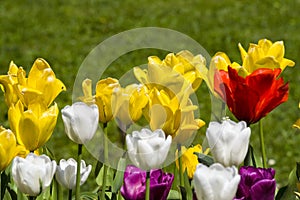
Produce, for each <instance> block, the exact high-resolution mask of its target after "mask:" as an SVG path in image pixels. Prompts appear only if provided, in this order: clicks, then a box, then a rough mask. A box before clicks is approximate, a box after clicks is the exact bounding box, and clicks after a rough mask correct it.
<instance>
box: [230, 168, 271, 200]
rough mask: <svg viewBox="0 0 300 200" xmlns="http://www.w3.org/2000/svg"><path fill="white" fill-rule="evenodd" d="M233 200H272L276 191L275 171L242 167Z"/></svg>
mask: <svg viewBox="0 0 300 200" xmlns="http://www.w3.org/2000/svg"><path fill="white" fill-rule="evenodd" d="M239 173H240V175H241V182H240V184H239V187H238V190H237V194H236V198H235V200H260V199H264V200H273V199H274V196H275V190H276V182H275V179H274V176H275V170H274V169H272V168H268V169H265V168H255V167H252V166H243V167H241V168H240V171H239Z"/></svg>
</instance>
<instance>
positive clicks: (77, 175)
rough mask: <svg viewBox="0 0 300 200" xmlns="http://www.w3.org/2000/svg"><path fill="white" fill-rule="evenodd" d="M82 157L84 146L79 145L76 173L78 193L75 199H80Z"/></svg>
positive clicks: (76, 192)
mask: <svg viewBox="0 0 300 200" xmlns="http://www.w3.org/2000/svg"><path fill="white" fill-rule="evenodd" d="M81 156H82V144H78V156H77V173H76V191H75V199H76V200H79V199H80V166H81Z"/></svg>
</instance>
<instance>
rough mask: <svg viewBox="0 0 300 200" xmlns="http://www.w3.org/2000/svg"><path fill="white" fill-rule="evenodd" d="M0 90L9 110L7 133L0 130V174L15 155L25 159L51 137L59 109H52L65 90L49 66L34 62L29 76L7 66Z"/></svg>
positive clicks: (11, 65) (20, 69) (42, 62)
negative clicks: (59, 95) (55, 100)
mask: <svg viewBox="0 0 300 200" xmlns="http://www.w3.org/2000/svg"><path fill="white" fill-rule="evenodd" d="M0 86H1V89H2V91H3V92H4V96H5V102H6V104H7V106H8V108H9V109H8V120H9V123H10V129H11V130H9V129H4V128H3V127H1V128H0V132H1V133H0V157H1V163H0V171H2V170H4V169H5V168H6V167H7V165H8V164H9V163H10V162H11V160H12V159H13V158H14V157H15V156H16V155H23V156H25V155H27V154H28V153H29V152H33V151H36V150H37V149H38V148H40V147H42V146H43V145H44V144H45V143H46V142H47V141H48V139H49V138H50V136H51V135H52V132H53V129H54V127H55V125H56V121H57V116H58V112H59V109H58V107H57V104H56V103H54V105H52V103H53V101H54V99H55V98H56V97H57V96H58V94H59V93H60V92H62V91H64V90H66V87H65V85H64V84H63V83H62V82H61V81H60V80H59V79H57V78H56V76H55V74H54V72H53V71H52V69H51V68H50V66H49V64H48V63H47V62H46V61H45V60H43V59H40V58H39V59H37V60H36V61H35V62H34V64H33V66H32V68H31V70H30V72H29V74H28V77H26V72H25V70H24V69H23V68H22V67H18V66H17V65H15V64H14V63H13V62H11V63H10V66H9V70H8V73H7V75H0Z"/></svg>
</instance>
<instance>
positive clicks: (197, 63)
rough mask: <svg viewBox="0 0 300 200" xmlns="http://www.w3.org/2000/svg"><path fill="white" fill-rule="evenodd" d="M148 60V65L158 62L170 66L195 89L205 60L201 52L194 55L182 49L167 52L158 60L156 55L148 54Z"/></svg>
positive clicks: (199, 81)
mask: <svg viewBox="0 0 300 200" xmlns="http://www.w3.org/2000/svg"><path fill="white" fill-rule="evenodd" d="M148 60H149V65H153V64H158V65H162V66H167V67H170V68H172V69H173V70H174V71H175V72H177V73H179V74H181V75H182V76H183V77H184V79H185V80H186V81H188V82H189V83H190V84H191V85H192V88H193V89H194V90H197V88H198V87H199V86H200V84H201V82H202V76H203V75H202V74H201V72H202V68H203V67H205V64H206V60H205V58H204V57H203V56H202V55H201V54H198V55H196V56H194V55H193V54H192V53H191V52H189V51H187V50H184V51H180V52H179V53H177V54H176V55H175V54H174V53H169V54H168V55H167V56H166V57H165V59H164V60H160V59H159V58H158V57H157V56H150V57H149V58H148Z"/></svg>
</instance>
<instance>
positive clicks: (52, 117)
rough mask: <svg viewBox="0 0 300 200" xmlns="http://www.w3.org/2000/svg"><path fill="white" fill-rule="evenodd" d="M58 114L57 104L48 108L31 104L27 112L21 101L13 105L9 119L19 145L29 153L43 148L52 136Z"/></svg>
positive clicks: (9, 111)
mask: <svg viewBox="0 0 300 200" xmlns="http://www.w3.org/2000/svg"><path fill="white" fill-rule="evenodd" d="M58 112H59V111H58V107H57V105H56V104H54V105H53V106H51V107H50V108H47V107H45V106H43V104H40V103H39V102H36V103H35V104H30V105H29V107H28V109H27V110H26V109H25V107H24V105H23V103H22V102H21V101H20V100H19V101H18V102H17V103H16V105H12V106H11V107H10V108H9V110H8V119H9V122H10V127H11V129H12V131H13V132H14V133H15V134H16V138H17V141H18V143H19V144H21V145H23V146H25V147H26V149H27V150H29V151H34V150H36V149H38V148H39V147H41V146H43V145H44V144H45V143H46V142H47V141H48V140H49V138H50V137H51V135H52V132H53V130H54V128H55V125H56V121H57V116H58Z"/></svg>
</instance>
